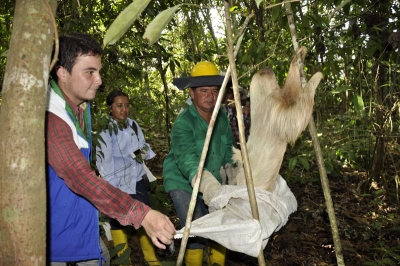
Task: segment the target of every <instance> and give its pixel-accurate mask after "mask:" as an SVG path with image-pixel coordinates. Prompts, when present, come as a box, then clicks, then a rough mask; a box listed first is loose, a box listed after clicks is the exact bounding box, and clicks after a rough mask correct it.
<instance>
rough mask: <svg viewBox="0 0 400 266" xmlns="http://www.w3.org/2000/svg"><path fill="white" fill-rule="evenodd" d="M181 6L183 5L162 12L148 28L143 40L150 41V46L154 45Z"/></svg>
mask: <svg viewBox="0 0 400 266" xmlns="http://www.w3.org/2000/svg"><path fill="white" fill-rule="evenodd" d="M180 6H181V5H176V6H174V7H171V8H168V9H166V10H164V11H162V12H161V13H160V14H158V15H157V16H156V17H155V18H154V19H153V21H151V22H150V24H149V25H148V26H147V27H146V31H145V32H144V34H143V38H144V39H148V40H149V44H150V45H152V44H154V43H155V42H156V41H157V40H158V39H159V38H160V36H161V32H162V31H163V29H164V28H165V26H166V25H167V24H168V23H169V22H170V21H171V19H172V17H173V16H174V15H175V11H176V10H177V9H178V8H179V7H180Z"/></svg>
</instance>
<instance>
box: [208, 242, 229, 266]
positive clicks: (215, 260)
mask: <svg viewBox="0 0 400 266" xmlns="http://www.w3.org/2000/svg"><path fill="white" fill-rule="evenodd" d="M208 254H209V255H208V265H209V266H213V265H219V266H225V254H226V248H225V247H224V246H221V245H220V244H218V243H216V242H208Z"/></svg>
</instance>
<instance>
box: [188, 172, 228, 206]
mask: <svg viewBox="0 0 400 266" xmlns="http://www.w3.org/2000/svg"><path fill="white" fill-rule="evenodd" d="M196 178H197V176H196V177H195V178H193V180H192V187H193V185H194V182H196ZM220 187H221V183H219V182H218V180H217V179H216V178H215V176H213V175H212V174H211V173H210V172H208V171H203V176H202V177H201V181H200V186H199V191H200V192H202V193H203V200H204V203H205V204H206V205H210V202H211V200H212V198H213V197H214V195H215V192H217V190H218V189H219V188H220Z"/></svg>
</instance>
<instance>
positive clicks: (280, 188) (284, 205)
mask: <svg viewBox="0 0 400 266" xmlns="http://www.w3.org/2000/svg"><path fill="white" fill-rule="evenodd" d="M255 194H256V199H257V205H258V211H259V216H260V222H258V221H257V220H254V219H253V218H252V214H251V208H250V200H249V197H248V192H247V188H246V187H245V186H230V185H224V186H221V188H220V189H219V190H218V191H217V193H216V194H215V196H214V198H213V199H212V200H211V203H210V206H209V210H210V214H208V215H206V216H203V217H201V218H200V219H197V220H195V221H193V222H192V226H191V229H190V234H191V235H195V236H201V237H204V238H208V239H211V240H214V241H215V242H218V243H219V244H221V245H223V246H224V247H226V248H227V249H230V250H233V251H237V252H241V253H244V254H247V255H249V256H252V257H258V254H259V253H260V251H261V247H262V248H263V249H264V248H265V246H266V245H267V243H268V240H269V237H270V236H271V235H272V233H274V232H275V231H278V230H279V229H281V228H282V226H284V225H285V224H286V223H287V221H288V218H289V215H290V214H291V213H293V212H295V211H296V210H297V201H296V198H295V196H294V195H293V193H292V191H291V190H290V188H289V187H288V186H287V183H286V181H285V180H284V179H283V178H282V177H281V176H279V177H278V179H277V182H276V187H275V190H274V192H269V191H265V190H261V189H255ZM178 233H183V228H182V229H181V230H179V231H178Z"/></svg>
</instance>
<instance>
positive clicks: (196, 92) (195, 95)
mask: <svg viewBox="0 0 400 266" xmlns="http://www.w3.org/2000/svg"><path fill="white" fill-rule="evenodd" d="M189 93H190V97H191V98H192V101H193V104H194V105H195V106H196V108H197V110H198V111H199V113H200V114H202V113H203V112H204V113H212V112H213V110H214V107H215V103H216V101H217V98H218V93H219V87H217V86H210V87H198V88H195V89H190V91H189Z"/></svg>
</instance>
